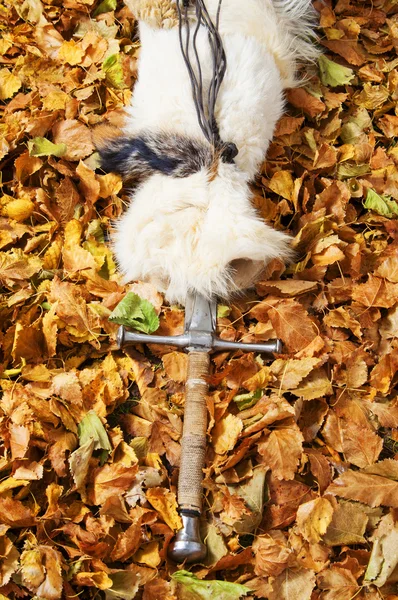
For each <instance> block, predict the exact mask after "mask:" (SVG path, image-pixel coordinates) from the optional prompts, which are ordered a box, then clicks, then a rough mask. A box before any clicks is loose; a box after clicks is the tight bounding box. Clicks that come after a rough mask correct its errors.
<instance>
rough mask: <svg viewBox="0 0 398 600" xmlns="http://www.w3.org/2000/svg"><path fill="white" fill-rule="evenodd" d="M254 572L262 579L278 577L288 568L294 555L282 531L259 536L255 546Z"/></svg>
mask: <svg viewBox="0 0 398 600" xmlns="http://www.w3.org/2000/svg"><path fill="white" fill-rule="evenodd" d="M253 551H254V556H255V562H254V570H255V573H256V575H259V576H261V577H268V576H271V577H277V576H278V575H280V574H281V573H282V572H283V571H284V570H285V569H286V567H287V565H288V561H289V557H290V555H291V553H292V550H291V548H289V545H288V543H287V539H286V538H285V536H284V535H283V533H282V532H280V531H271V532H270V533H269V534H268V535H265V536H259V537H258V538H256V540H255V542H254V544H253Z"/></svg>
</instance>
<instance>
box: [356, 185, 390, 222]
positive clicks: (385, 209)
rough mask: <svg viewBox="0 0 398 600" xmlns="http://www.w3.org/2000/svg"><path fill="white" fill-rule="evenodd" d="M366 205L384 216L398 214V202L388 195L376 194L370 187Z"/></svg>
mask: <svg viewBox="0 0 398 600" xmlns="http://www.w3.org/2000/svg"><path fill="white" fill-rule="evenodd" d="M364 206H365V208H368V209H370V210H374V211H375V212H376V213H378V214H379V215H382V216H383V217H388V218H393V217H396V216H397V215H398V202H395V200H392V199H391V198H389V197H388V196H380V195H379V194H376V192H375V191H374V190H372V189H371V188H369V189H368V192H367V195H366V200H365V202H364Z"/></svg>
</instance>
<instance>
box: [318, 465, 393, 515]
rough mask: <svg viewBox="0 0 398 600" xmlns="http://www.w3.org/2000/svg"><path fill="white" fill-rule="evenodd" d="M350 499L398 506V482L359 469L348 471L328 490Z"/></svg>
mask: <svg viewBox="0 0 398 600" xmlns="http://www.w3.org/2000/svg"><path fill="white" fill-rule="evenodd" d="M326 491H327V493H329V494H335V495H336V496H341V497H342V498H347V499H348V500H357V501H358V502H363V503H364V504H367V505H368V506H380V504H383V505H384V506H391V507H393V508H398V482H396V481H392V480H391V479H387V478H386V477H379V476H378V475H369V474H367V473H360V472H359V471H346V472H345V473H342V475H340V477H338V478H337V479H335V480H334V481H333V483H332V484H331V485H330V486H329V487H328V489H327V490H326Z"/></svg>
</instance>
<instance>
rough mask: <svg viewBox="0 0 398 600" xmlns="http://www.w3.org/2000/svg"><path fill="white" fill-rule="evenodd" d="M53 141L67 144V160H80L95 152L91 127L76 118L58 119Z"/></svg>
mask: <svg viewBox="0 0 398 600" xmlns="http://www.w3.org/2000/svg"><path fill="white" fill-rule="evenodd" d="M53 142H54V144H66V152H65V154H64V155H63V158H64V159H66V160H80V159H82V158H86V156H88V155H89V154H91V153H92V152H94V144H93V143H92V141H91V131H90V129H89V128H88V127H86V126H85V125H83V123H81V122H80V121H76V120H74V119H65V120H64V121H58V122H57V123H56V124H55V125H54V127H53ZM98 185H99V184H98Z"/></svg>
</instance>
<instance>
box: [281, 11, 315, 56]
mask: <svg viewBox="0 0 398 600" xmlns="http://www.w3.org/2000/svg"><path fill="white" fill-rule="evenodd" d="M272 3H273V6H274V8H275V12H276V14H277V15H278V17H279V18H280V19H281V21H282V23H283V27H284V28H285V30H286V31H287V33H288V35H289V38H290V39H291V42H290V48H289V51H290V52H291V53H292V56H293V58H294V59H295V60H296V61H297V62H298V63H308V62H315V61H316V60H317V59H318V57H319V54H320V49H319V47H318V45H317V44H316V42H317V40H318V36H317V35H316V33H315V30H316V28H317V26H318V16H317V12H316V10H315V9H314V7H313V6H312V2H311V0H273V2H272Z"/></svg>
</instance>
